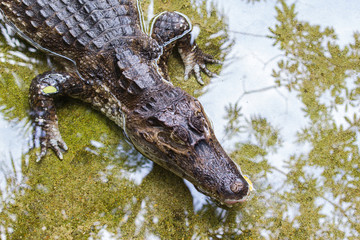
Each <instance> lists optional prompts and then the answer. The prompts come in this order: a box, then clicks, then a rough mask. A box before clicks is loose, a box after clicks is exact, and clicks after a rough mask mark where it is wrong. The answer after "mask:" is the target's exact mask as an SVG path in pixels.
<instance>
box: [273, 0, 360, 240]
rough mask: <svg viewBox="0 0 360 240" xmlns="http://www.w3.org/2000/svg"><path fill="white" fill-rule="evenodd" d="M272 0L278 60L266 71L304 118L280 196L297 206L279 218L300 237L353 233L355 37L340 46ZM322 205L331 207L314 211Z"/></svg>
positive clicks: (327, 32)
mask: <svg viewBox="0 0 360 240" xmlns="http://www.w3.org/2000/svg"><path fill="white" fill-rule="evenodd" d="M280 2H281V8H276V10H277V14H278V15H277V20H278V22H279V23H278V24H277V25H275V27H274V28H272V29H270V31H271V32H272V33H273V38H274V39H275V45H278V46H279V47H280V49H281V50H283V51H285V56H286V57H285V58H284V59H282V60H280V61H279V62H278V67H279V69H278V70H274V71H273V76H274V78H275V80H276V82H277V83H278V85H279V86H286V87H287V88H288V89H289V90H290V91H296V92H297V93H298V96H299V97H300V99H301V100H302V102H303V103H304V105H305V107H304V109H303V111H304V112H305V116H306V117H308V118H309V120H310V122H309V125H308V126H305V127H304V128H303V129H301V130H300V131H299V132H298V143H299V144H306V145H307V146H309V147H310V151H309V152H308V153H306V154H305V153H303V154H294V155H293V156H292V157H291V158H290V159H289V160H288V161H286V167H287V168H288V169H289V173H288V174H286V177H287V180H286V186H287V190H285V192H284V194H282V195H281V196H283V198H284V202H285V201H289V200H290V201H291V202H293V204H294V205H297V208H298V209H299V213H298V214H297V215H296V216H295V218H294V219H286V221H289V222H291V223H292V229H293V230H292V232H293V236H297V237H299V236H301V237H303V238H306V239H308V238H319V237H321V238H332V239H343V238H344V237H345V236H347V237H349V236H356V235H358V234H359V232H360V226H359V221H360V219H359V214H360V212H359V211H360V205H359V201H357V200H355V201H354V199H359V198H360V192H359V191H358V188H357V187H356V186H358V185H359V181H360V177H359V169H358V164H359V162H360V157H359V144H358V142H357V135H358V132H359V127H360V124H359V123H360V118H359V116H358V114H356V113H355V114H353V113H351V112H354V111H355V112H356V111H358V109H357V108H358V106H359V94H360V91H359V87H358V86H359V77H358V76H357V75H358V72H359V70H360V67H359V66H360V56H359V54H360V51H359V50H360V42H359V34H354V39H355V41H354V43H352V44H349V45H346V46H344V47H340V46H339V45H338V44H337V43H336V39H337V36H336V34H335V32H334V30H333V29H332V28H329V27H327V28H321V27H320V26H313V25H310V24H309V23H307V22H301V21H299V20H298V19H297V18H296V15H297V14H296V12H295V5H294V4H293V5H291V6H288V5H287V4H286V3H285V1H280ZM325 97H326V100H327V101H324V98H325ZM352 108H355V109H352ZM348 113H350V114H351V115H353V116H352V117H348V116H346V115H348ZM339 118H340V119H341V118H342V121H341V122H340V123H339V121H338V119H339ZM325 207H328V208H329V207H330V208H332V209H333V212H332V213H331V214H328V215H324V214H322V213H323V211H322V209H323V208H325ZM288 209H289V208H287V210H288ZM320 221H322V222H324V224H322V225H321V226H320V225H319V222H320ZM346 229H351V231H346Z"/></svg>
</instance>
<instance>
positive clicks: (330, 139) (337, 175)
mask: <svg viewBox="0 0 360 240" xmlns="http://www.w3.org/2000/svg"><path fill="white" fill-rule="evenodd" d="M146 6H147V5H146V2H145V3H144V9H145V10H146ZM155 9H156V12H161V11H163V10H176V11H179V12H183V13H185V14H187V15H188V16H190V17H191V20H192V22H193V23H194V24H199V25H200V27H201V29H202V31H201V34H200V36H199V39H198V43H199V45H200V46H201V47H203V48H204V51H205V52H207V53H210V54H213V55H214V56H215V57H216V58H217V59H223V57H224V56H225V55H226V52H227V51H226V50H225V52H222V55H220V54H219V53H220V51H219V46H220V44H221V42H222V41H224V38H225V40H227V35H226V34H225V36H223V37H222V38H221V37H219V38H215V39H211V44H209V45H208V44H206V42H207V41H208V40H207V39H208V38H209V36H210V35H211V34H214V33H216V32H218V31H219V30H225V32H226V28H227V27H226V25H224V24H225V21H224V20H223V19H221V21H219V20H218V16H217V14H216V12H214V13H213V14H210V17H209V18H207V17H200V16H199V13H198V11H197V9H194V8H193V7H192V6H191V4H190V2H189V1H183V2H179V1H166V0H163V1H156V2H155ZM204 9H205V8H204V7H203V8H202V10H201V11H202V12H203V16H208V14H207V13H206V12H205V10H204ZM205 13H206V14H205ZM276 18H277V25H276V26H274V27H271V29H270V31H271V33H272V35H271V38H272V39H273V40H274V44H275V46H277V47H279V48H280V49H281V51H283V53H284V57H283V58H282V59H280V60H279V61H278V69H274V71H273V81H274V83H276V84H277V87H279V88H286V89H288V90H289V91H292V92H296V94H297V95H298V97H299V99H300V100H301V101H302V102H303V103H304V106H305V107H304V109H303V112H304V115H305V116H306V117H307V119H308V120H309V121H308V123H307V125H306V126H304V127H303V129H300V130H299V131H298V136H297V141H298V143H299V146H302V145H305V144H306V145H309V146H310V151H309V152H307V153H303V152H299V153H294V154H293V155H292V156H290V157H289V159H285V160H284V162H285V165H286V167H287V169H288V170H289V172H287V173H285V172H283V171H281V170H279V169H276V168H275V167H274V166H272V165H271V163H270V160H269V155H270V154H271V153H274V152H275V153H276V152H277V151H279V150H280V149H281V147H282V144H283V136H282V135H281V129H279V128H277V127H276V126H274V125H273V124H272V123H271V122H270V121H269V120H268V119H266V118H264V117H262V116H252V117H249V116H244V115H243V114H241V107H240V105H241V102H240V103H236V104H233V105H231V104H230V105H229V106H228V107H227V113H228V114H227V116H226V118H227V119H228V124H227V125H226V126H225V127H224V128H225V130H226V132H227V137H228V138H233V137H235V136H237V135H238V134H240V133H246V134H248V136H249V137H248V139H249V140H248V141H247V140H245V141H242V142H238V143H236V144H235V147H234V149H235V150H234V151H233V153H232V154H231V157H232V158H233V159H234V160H235V161H236V162H238V163H239V164H240V165H241V167H242V168H243V169H246V174H247V175H248V176H249V177H250V179H251V180H252V181H253V183H254V185H255V188H256V192H255V193H254V194H253V195H252V196H251V200H250V201H249V202H248V203H246V204H244V205H242V206H239V207H236V208H233V209H226V208H219V207H218V206H217V205H216V204H215V203H214V202H212V201H211V200H208V202H207V203H205V204H204V206H203V207H202V208H201V209H200V210H198V211H194V204H193V199H192V196H191V193H190V191H189V189H188V187H187V186H186V185H185V184H184V182H183V181H182V179H180V178H178V177H176V176H175V175H174V174H172V173H170V172H168V171H166V170H164V169H162V168H160V167H158V166H156V165H154V166H153V167H152V166H151V161H149V160H148V159H146V158H144V157H142V156H141V155H140V154H139V153H138V152H137V151H136V150H135V149H134V148H133V147H132V146H131V145H130V144H129V143H128V142H127V141H126V140H125V138H124V136H123V133H122V132H121V130H120V129H119V128H118V127H117V126H116V125H115V124H114V123H112V122H111V121H109V120H108V119H106V118H105V117H104V116H102V115H101V114H99V113H98V112H96V111H94V110H92V109H91V108H89V106H88V105H86V104H83V103H81V102H79V101H76V100H72V99H65V100H61V101H60V102H59V103H58V115H59V127H60V131H61V133H62V136H63V138H64V140H65V142H66V143H67V144H68V146H69V148H70V150H69V151H68V152H67V153H66V154H65V155H64V156H65V157H64V160H63V161H59V160H58V159H57V158H56V156H55V155H54V154H53V153H52V152H51V151H49V153H48V155H47V156H46V157H45V158H44V159H43V160H42V161H41V162H40V163H36V162H35V159H36V156H35V153H36V149H34V150H29V152H28V153H26V154H25V155H24V156H23V159H21V164H22V165H21V166H22V169H21V171H22V174H23V175H24V176H25V177H24V180H23V182H22V184H20V185H18V183H17V182H16V181H13V180H12V179H11V177H8V181H7V183H6V184H7V186H8V189H12V187H13V188H14V190H12V193H13V195H11V196H8V198H7V199H4V201H3V202H2V203H1V205H0V226H3V227H4V229H5V235H6V236H7V238H8V239H89V237H91V238H92V239H98V238H100V236H99V235H98V233H99V232H101V230H104V229H106V230H107V231H109V232H110V233H113V238H115V239H146V238H149V237H150V236H156V237H159V238H161V239H263V238H264V232H266V233H267V236H269V238H270V239H344V238H345V236H346V237H347V238H348V239H356V237H357V236H358V234H359V232H360V226H359V222H360V220H359V216H360V213H359V211H360V205H359V201H354V199H359V197H360V196H359V191H358V187H357V186H359V178H360V174H359V165H358V164H359V162H360V159H359V148H358V146H357V145H356V137H357V133H358V131H359V126H360V118H359V115H358V114H354V115H353V116H352V117H349V116H343V118H344V120H345V122H346V124H339V123H336V121H335V120H334V115H333V113H334V111H336V108H337V107H340V106H343V105H348V106H349V107H350V106H359V95H360V91H359V87H358V86H359V82H360V81H359V78H357V77H353V76H354V75H356V73H358V72H359V66H360V64H359V59H360V58H359V55H358V54H359V52H360V51H359V49H360V44H359V43H360V37H359V35H358V34H354V42H352V43H349V44H348V45H346V46H345V47H340V46H338V45H337V43H336V38H337V37H336V33H335V32H334V30H332V29H331V28H322V27H320V26H316V25H312V24H310V23H307V22H303V21H301V20H299V19H298V18H297V15H296V11H295V5H287V4H286V2H284V1H281V3H280V4H279V5H278V6H277V16H276ZM0 42H1V43H2V44H1V45H0V46H1V53H2V54H4V55H5V59H7V60H8V61H7V62H5V63H1V68H0V96H1V97H0V105H1V106H4V108H1V112H2V114H3V115H4V117H5V118H6V119H7V120H9V121H13V120H15V121H16V120H21V119H27V118H28V111H29V107H28V87H29V84H30V81H31V79H32V78H34V77H35V76H36V75H37V74H39V73H41V72H44V71H47V70H50V68H49V67H48V66H47V64H46V57H45V56H44V55H43V54H41V53H39V52H33V51H29V46H27V45H25V44H22V45H20V46H18V47H15V48H11V47H9V46H7V45H5V44H4V42H5V41H4V39H3V38H1V41H0ZM15 50H16V51H21V52H23V53H24V54H26V56H27V57H28V58H25V59H24V58H19V57H18V56H16V55H14V54H12V51H15ZM10 60H15V61H10ZM19 62H20V63H23V64H19ZM169 65H170V73H171V78H172V81H173V82H174V84H175V85H178V86H181V87H182V88H184V89H185V90H187V91H188V92H190V93H192V94H194V93H195V94H197V95H199V94H201V93H203V92H202V91H203V90H202V88H201V87H200V86H198V84H197V83H196V80H195V79H194V78H191V79H189V80H188V82H186V83H183V82H181V76H182V75H183V68H182V63H181V61H180V60H179V56H177V55H176V54H175V55H174V56H173V57H172V59H171V60H170V64H169ZM209 68H210V70H212V71H215V72H219V71H220V69H221V66H216V65H212V66H210V67H209ZM203 76H204V75H203ZM351 77H352V78H351ZM204 79H205V82H206V83H209V79H208V78H206V77H205V76H204ZM349 79H352V80H353V81H354V84H353V85H352V86H353V87H349V85H348V84H346V82H347V81H349ZM327 91H330V95H331V98H330V99H331V100H330V103H327V104H326V105H325V104H324V103H323V102H321V100H320V98H321V96H322V95H323V94H324V93H325V92H327ZM239 104H240V105H239ZM329 106H330V107H329ZM250 139H251V140H250ZM98 143H101V144H98ZM27 158H29V161H27V160H26V159H27ZM309 167H311V168H319V169H321V170H322V171H321V176H320V177H319V176H313V175H309V174H308V173H307V172H306V168H309ZM144 169H145V170H148V171H149V174H147V175H146V177H145V178H143V179H142V181H141V182H140V183H139V182H137V181H136V180H134V179H132V178H131V177H130V176H131V175H132V174H136V173H138V172H141V171H143V170H144ZM269 174H274V175H270V176H272V177H269ZM274 176H276V177H277V178H273V177H274ZM279 176H281V178H283V179H285V180H283V181H282V182H281V186H276V185H275V187H274V186H273V185H271V184H269V183H273V182H276V181H280V180H279V178H280V177H279ZM325 193H328V194H325ZM329 193H330V194H331V195H332V197H331V198H329V197H328V196H329ZM0 196H2V195H0ZM319 199H321V200H323V202H327V203H329V204H330V205H332V206H333V212H334V213H333V215H330V216H327V215H324V214H323V212H322V211H321V208H322V207H323V203H322V204H319V203H317V200H319ZM332 199H338V201H337V202H334V201H333V200H332ZM344 206H346V207H344ZM292 208H296V209H297V214H296V216H295V217H293V218H291V217H289V216H288V215H286V214H284V213H286V212H289V211H291V209H292ZM346 229H349V231H347V230H346Z"/></svg>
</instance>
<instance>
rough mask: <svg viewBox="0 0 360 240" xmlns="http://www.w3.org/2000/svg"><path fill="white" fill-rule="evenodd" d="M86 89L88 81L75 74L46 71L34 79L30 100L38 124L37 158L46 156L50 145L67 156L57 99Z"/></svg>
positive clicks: (32, 112) (60, 156)
mask: <svg viewBox="0 0 360 240" xmlns="http://www.w3.org/2000/svg"><path fill="white" fill-rule="evenodd" d="M85 89H86V87H85V83H84V82H83V81H82V80H81V79H80V78H79V77H78V76H77V75H75V74H74V76H73V75H70V74H68V73H56V72H46V73H44V74H41V75H38V76H37V77H36V78H34V79H33V80H32V83H31V85H30V99H29V100H30V108H31V113H30V115H31V117H32V118H33V121H34V127H35V129H34V131H35V132H34V143H35V145H39V144H40V154H39V155H38V159H37V161H40V160H41V158H43V157H44V156H45V155H46V152H47V149H48V148H52V149H53V150H54V152H55V153H56V155H57V156H58V157H59V158H60V159H63V155H62V150H64V151H66V150H67V149H68V148H67V146H66V144H65V142H64V141H63V139H62V137H61V134H60V132H59V127H58V118H57V115H56V109H55V103H54V100H55V98H57V97H59V96H63V95H68V96H73V97H76V96H77V95H81V94H83V93H84V90H85Z"/></svg>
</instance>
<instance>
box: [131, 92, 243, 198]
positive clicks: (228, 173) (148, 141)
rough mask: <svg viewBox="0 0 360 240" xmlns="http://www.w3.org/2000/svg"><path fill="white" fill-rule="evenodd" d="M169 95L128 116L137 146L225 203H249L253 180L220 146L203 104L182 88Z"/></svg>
mask: <svg viewBox="0 0 360 240" xmlns="http://www.w3.org/2000/svg"><path fill="white" fill-rule="evenodd" d="M166 91H167V90H166V89H165V90H163V91H162V92H161V94H159V95H160V96H156V97H152V99H153V101H154V103H148V105H147V107H146V108H144V107H139V108H138V109H137V110H136V111H134V112H133V113H132V114H130V115H131V116H130V115H129V116H128V117H127V119H126V132H127V134H128V136H129V138H130V139H131V141H132V142H133V144H134V145H135V147H136V148H137V149H138V150H139V151H140V152H141V153H142V154H144V155H145V156H147V157H148V158H149V159H151V160H153V161H154V162H156V163H157V164H159V165H160V166H162V167H164V168H166V169H168V170H170V171H172V172H173V173H175V174H177V175H178V176H180V177H183V178H185V179H187V180H188V181H190V182H191V183H193V184H194V186H195V187H196V188H198V189H199V191H201V192H203V193H204V194H206V195H208V196H210V197H212V198H214V199H216V200H217V201H219V202H220V203H223V204H225V205H234V204H236V203H241V202H244V201H245V198H246V196H247V195H248V194H249V192H250V190H249V189H250V185H249V182H248V181H247V180H246V179H245V177H244V176H243V175H242V173H241V171H240V168H239V167H238V165H237V164H235V163H234V162H233V161H232V160H231V159H230V158H229V156H228V155H227V154H226V152H225V151H224V150H223V148H222V147H221V145H220V144H219V142H218V140H217V139H216V137H215V135H214V132H213V130H212V128H211V124H210V122H209V120H208V119H207V117H206V115H205V112H204V110H203V108H202V106H201V104H200V102H199V101H197V100H196V99H194V98H193V97H191V96H190V95H188V94H186V93H184V92H183V91H182V90H180V89H178V88H175V89H171V90H170V91H171V92H169V93H168V92H166ZM153 96H154V95H153ZM169 96H171V97H169ZM159 102H161V103H159ZM159 105H162V106H163V107H162V108H158V109H156V107H155V106H159Z"/></svg>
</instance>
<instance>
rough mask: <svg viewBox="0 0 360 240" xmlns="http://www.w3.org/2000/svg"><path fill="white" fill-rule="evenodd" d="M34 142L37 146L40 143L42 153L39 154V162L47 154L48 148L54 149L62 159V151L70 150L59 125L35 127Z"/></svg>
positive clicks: (37, 160)
mask: <svg viewBox="0 0 360 240" xmlns="http://www.w3.org/2000/svg"><path fill="white" fill-rule="evenodd" d="M50 129H51V130H50ZM34 143H35V146H36V147H38V145H39V143H40V153H39V154H37V159H36V162H39V161H40V160H41V159H42V158H43V157H44V156H45V155H46V153H47V149H48V148H51V149H52V150H54V152H55V154H56V155H57V157H58V158H59V159H60V160H63V154H62V151H67V150H68V147H67V146H66V143H65V142H64V140H63V139H62V137H61V134H60V132H59V129H58V128H57V126H51V125H50V124H49V125H46V126H39V125H37V126H36V127H35V134H34Z"/></svg>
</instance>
